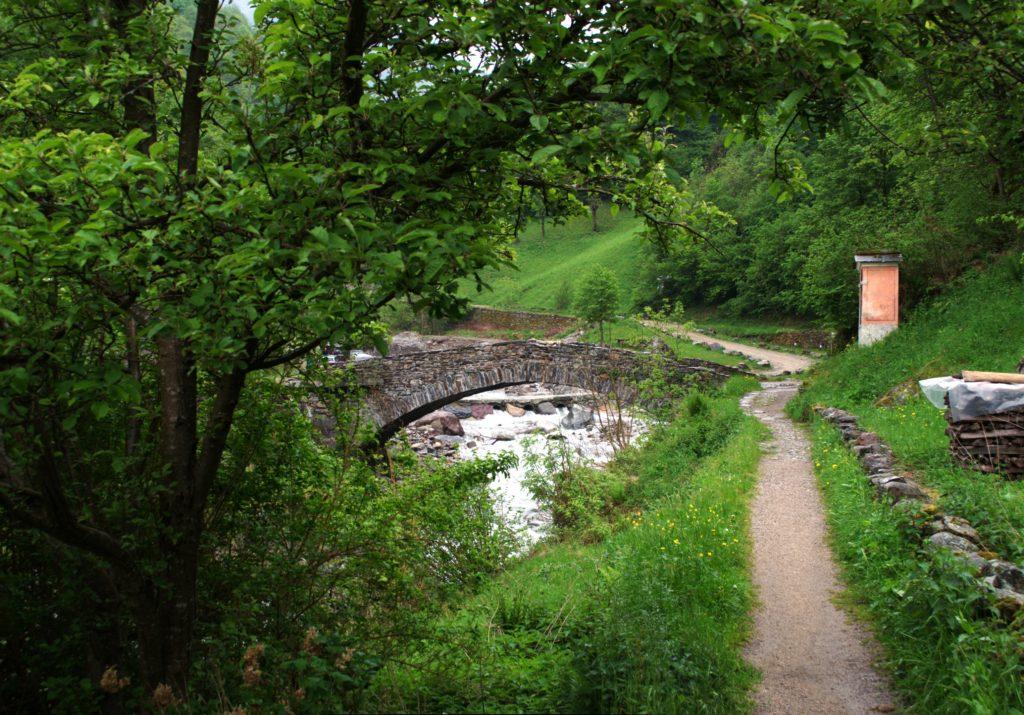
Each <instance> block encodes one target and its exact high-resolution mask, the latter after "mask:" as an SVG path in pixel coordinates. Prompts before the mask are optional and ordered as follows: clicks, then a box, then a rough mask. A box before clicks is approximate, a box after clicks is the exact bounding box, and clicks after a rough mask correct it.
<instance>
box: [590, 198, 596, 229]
mask: <svg viewBox="0 0 1024 715" xmlns="http://www.w3.org/2000/svg"><path fill="white" fill-rule="evenodd" d="M590 223H591V227H592V228H593V229H594V233H597V204H596V203H594V204H590Z"/></svg>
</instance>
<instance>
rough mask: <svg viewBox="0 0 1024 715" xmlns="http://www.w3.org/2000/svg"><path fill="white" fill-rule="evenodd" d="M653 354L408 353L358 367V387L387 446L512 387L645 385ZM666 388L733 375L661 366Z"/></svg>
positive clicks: (506, 347) (548, 348)
mask: <svg viewBox="0 0 1024 715" xmlns="http://www.w3.org/2000/svg"><path fill="white" fill-rule="evenodd" d="M651 364H652V361H651V359H650V355H649V354H645V353H639V352H636V351H633V350H623V349H620V348H605V347H600V346H597V345H591V344H588V343H554V342H544V341H539V340H514V341H507V342H496V343H480V344H476V345H470V346H465V347H458V348H450V349H446V350H432V351H427V352H419V353H406V354H404V355H396V356H393V357H385V358H375V359H372V360H362V361H360V362H357V363H355V365H354V371H355V377H356V381H357V382H358V384H359V385H360V386H361V387H362V388H363V390H364V391H365V397H366V406H367V410H368V412H369V415H370V417H371V419H372V420H373V421H374V423H375V424H376V425H377V427H378V430H379V434H380V436H381V438H382V439H387V438H388V437H390V436H391V435H393V434H395V432H397V431H398V430H400V429H401V428H402V427H405V426H406V425H408V424H410V423H411V422H414V421H415V420H417V419H419V418H420V417H422V416H424V415H426V414H428V413H430V412H432V411H434V410H436V409H439V408H441V407H443V406H444V405H447V404H450V403H452V402H457V401H458V400H461V399H463V398H465V397H469V396H470V395H474V394H477V393H479V392H486V391H488V390H495V389H498V388H502V387H510V386H512V385H521V384H524V383H532V382H542V383H547V384H552V385H568V386H573V387H580V388H583V389H587V390H596V391H604V390H608V389H610V388H611V387H612V386H613V385H614V384H615V383H616V382H617V381H618V380H620V379H621V378H623V377H631V376H635V377H641V376H643V375H644V374H646V372H647V371H649V370H650V368H651ZM659 365H660V367H661V370H662V371H663V372H664V374H665V376H666V378H667V379H669V380H680V381H681V380H683V379H694V378H696V379H697V380H698V381H699V382H702V383H704V384H720V383H722V382H724V381H725V380H727V379H728V378H729V377H731V376H732V375H736V374H744V373H743V372H742V371H740V370H737V369H736V368H731V367H726V366H724V365H719V364H717V363H712V362H706V361H704V360H692V359H690V360H673V359H667V360H665V361H663V362H660V363H659Z"/></svg>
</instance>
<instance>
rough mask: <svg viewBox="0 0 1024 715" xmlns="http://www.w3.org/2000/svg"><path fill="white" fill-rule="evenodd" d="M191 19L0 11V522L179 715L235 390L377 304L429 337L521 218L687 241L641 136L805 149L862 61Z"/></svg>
mask: <svg viewBox="0 0 1024 715" xmlns="http://www.w3.org/2000/svg"><path fill="white" fill-rule="evenodd" d="M218 5H219V3H218V1H217V0H198V1H197V2H196V3H195V15H194V21H193V23H192V26H191V28H190V30H189V32H188V37H189V39H188V41H187V42H186V43H181V42H180V41H179V40H178V37H177V35H176V33H175V27H176V23H177V22H178V19H179V18H178V16H176V15H175V14H174V12H173V8H172V7H170V6H168V5H167V4H164V3H161V2H151V1H149V0H109V1H101V0H93V1H90V2H78V1H77V0H39V1H38V2H34V3H31V4H26V3H22V2H6V1H5V2H0V82H2V83H3V86H4V88H5V90H6V91H5V93H4V96H3V97H2V99H0V129H2V136H3V137H4V138H3V140H0V187H2V193H0V255H2V262H0V301H2V302H0V395H2V398H0V447H2V449H0V504H2V506H3V513H4V518H5V519H7V520H10V523H11V524H14V525H17V526H19V527H23V528H30V529H34V530H37V531H38V532H40V533H42V534H45V536H46V541H45V542H41V543H46V544H48V546H47V547H46V548H48V549H51V550H53V553H54V554H56V555H58V556H59V558H65V557H68V558H74V559H76V561H75V563H76V564H77V565H78V566H79V567H80V569H81V570H82V572H83V573H87V574H89V575H91V576H92V577H94V578H93V581H94V582H96V583H102V584H104V589H105V590H104V593H105V594H106V596H105V597H104V602H105V603H106V605H107V607H108V608H109V609H110V610H111V611H113V612H115V613H116V614H117V615H118V617H119V618H120V623H121V626H120V627H119V629H118V632H119V633H121V634H122V635H121V641H119V644H118V647H119V648H120V649H121V652H122V654H123V655H124V656H125V657H127V656H128V655H129V654H133V653H137V655H138V665H137V669H136V671H135V673H136V677H137V682H141V683H143V684H145V686H146V688H148V692H153V690H154V689H155V688H157V686H163V687H164V688H165V690H170V691H173V693H175V694H176V696H178V697H183V696H184V695H185V694H186V693H187V687H188V681H189V675H190V669H191V664H192V656H193V652H194V650H195V642H194V637H193V636H194V624H195V620H196V614H197V611H199V610H200V609H201V608H202V604H201V603H200V602H199V596H198V593H197V588H196V583H197V578H198V574H199V573H200V572H202V570H203V569H204V568H206V565H207V564H208V562H209V560H210V558H211V553H213V552H214V551H215V549H216V547H217V545H216V544H204V535H205V534H206V533H207V527H208V523H209V519H210V513H209V511H210V496H211V494H212V493H214V492H215V491H216V492H217V493H218V494H220V495H221V501H220V503H221V504H230V503H231V501H230V500H227V501H225V498H226V497H224V495H230V494H231V493H232V490H233V489H237V488H238V487H237V483H236V482H235V481H233V480H235V479H238V478H239V476H238V474H237V473H235V472H233V473H232V475H231V477H230V478H229V476H228V475H226V474H225V473H224V471H223V465H224V464H225V460H226V459H228V458H232V459H233V460H234V461H236V462H237V461H240V460H244V459H245V457H244V454H245V452H244V450H243V451H242V453H240V454H236V455H233V454H232V450H233V449H236V448H239V447H238V446H237V445H236V446H235V447H233V446H232V445H233V442H232V440H231V435H232V428H233V425H234V423H235V418H236V414H237V413H238V410H239V409H240V406H244V405H245V404H246V403H247V400H248V399H249V397H248V395H249V394H250V388H251V386H252V385H253V381H254V380H257V379H261V378H260V377H259V376H260V375H261V374H263V373H266V372H267V371H271V370H275V369H278V368H282V367H287V366H290V365H293V364H295V363H296V362H297V361H299V360H301V359H302V358H303V357H304V356H306V355H308V354H310V353H312V352H314V351H315V350H317V348H318V346H320V345H322V344H324V343H325V342H332V343H335V344H337V345H339V346H342V347H351V346H355V345H360V344H363V343H366V342H368V341H370V340H373V339H379V338H380V330H379V326H378V323H377V318H378V315H379V311H380V309H381V308H382V306H384V305H386V304H387V303H388V302H389V301H392V300H393V299H395V298H406V299H409V300H411V301H412V303H413V305H414V306H415V307H417V308H425V309H428V310H429V311H430V312H432V313H433V314H436V315H444V314H452V313H455V312H457V311H458V310H459V309H460V308H461V307H462V301H461V300H460V299H459V298H458V297H457V279H458V278H460V277H464V276H477V275H479V272H480V270H481V269H483V268H485V267H488V266H493V265H496V264H498V263H500V262H502V261H503V260H505V259H504V256H505V241H506V240H507V236H508V235H509V233H510V226H509V222H508V220H507V219H508V217H510V216H514V215H515V213H516V212H515V209H514V207H515V204H516V201H517V200H519V198H520V197H521V196H523V194H524V192H525V191H526V190H527V189H531V188H537V187H544V188H545V189H552V190H561V191H576V192H578V191H586V190H588V189H590V188H591V187H599V188H600V192H601V196H603V197H605V198H614V199H615V200H616V201H618V202H620V203H622V204H624V205H626V206H628V207H630V208H632V209H634V210H635V211H637V212H638V213H640V214H641V215H643V216H645V217H646V219H647V220H648V221H649V222H650V223H651V224H652V225H653V226H656V227H657V228H658V231H659V233H660V234H661V235H663V236H664V235H667V234H669V233H671V232H677V231H685V230H687V228H688V221H689V220H690V218H691V214H692V207H691V204H690V203H689V202H688V201H687V200H686V196H685V195H683V194H680V193H679V189H678V187H676V186H675V185H673V184H671V183H670V182H667V181H665V180H664V178H663V176H662V172H661V167H660V160H661V158H662V152H663V150H664V146H663V145H662V144H661V143H660V142H657V141H653V140H652V139H651V137H650V136H649V134H648V133H647V132H646V131H645V130H646V128H647V127H649V126H650V125H651V123H652V122H654V121H656V120H658V119H660V118H662V117H683V116H688V115H692V116H696V115H701V114H704V113H706V112H707V111H708V109H709V108H712V107H713V108H714V109H715V111H716V112H717V113H718V114H719V116H720V117H721V118H722V120H723V121H727V122H732V123H742V124H745V125H746V126H747V127H748V130H750V131H756V130H757V128H758V126H759V123H760V118H761V115H760V110H761V108H762V107H763V106H765V105H766V104H768V103H770V102H773V101H775V100H778V99H782V98H789V104H788V106H789V107H790V109H791V111H793V112H799V113H800V114H801V115H802V116H804V117H806V118H807V120H808V121H810V122H814V123H818V122H825V121H828V120H830V119H831V118H832V117H833V116H834V115H835V113H836V112H837V111H838V109H839V107H840V106H841V104H842V102H843V101H844V100H845V99H847V98H848V97H850V96H852V95H856V94H858V93H863V92H867V91H870V90H871V86H872V85H871V83H870V82H869V81H868V80H867V79H865V75H864V68H865V63H869V62H870V56H871V53H872V48H873V43H874V42H875V41H876V40H877V38H876V37H875V36H874V31H873V29H872V27H871V26H869V25H866V24H864V23H861V22H860V21H859V19H858V18H857V17H856V16H854V14H853V11H852V10H850V9H849V8H846V7H845V6H843V5H842V4H839V3H837V4H825V5H823V6H822V7H821V9H820V13H821V15H822V16H821V17H815V16H811V15H809V14H807V13H806V12H805V11H804V10H802V9H801V4H800V3H796V2H792V3H791V2H783V3H775V2H773V3H758V2H752V3H742V4H735V5H733V4H724V5H723V4H720V3H690V4H687V5H686V6H685V7H684V6H677V5H665V4H663V3H657V2H640V3H629V4H628V6H626V5H620V4H614V3H600V2H599V3H581V2H576V1H574V0H563V1H562V2H554V3H551V2H546V3H533V2H525V3H487V4H481V3H475V2H473V3H468V2H462V1H461V0H451V1H449V2H440V3H426V2H416V1H413V0H403V1H398V0H386V1H385V0H382V1H381V2H368V1H367V0H351V2H344V3H338V4H327V3H318V2H307V1H305V0H264V1H263V2H261V3H260V4H259V6H258V11H257V19H258V22H259V29H258V32H257V33H256V34H255V35H249V34H247V33H236V32H233V31H231V28H230V27H229V24H227V23H225V22H223V21H221V22H218ZM843 26H845V27H847V30H844V29H842V28H843ZM599 103H613V104H618V105H622V106H624V107H627V108H628V109H629V111H628V112H627V113H626V114H625V116H624V117H623V118H622V119H621V120H620V121H617V122H615V123H613V124H611V125H609V124H607V123H606V124H605V125H603V126H601V127H600V129H596V125H597V123H598V122H597V118H598V110H597V109H596V107H597V106H598V104H599ZM241 447H244V445H242V446H241ZM243 463H244V462H243ZM241 478H242V479H243V480H244V472H243V476H242V477H241Z"/></svg>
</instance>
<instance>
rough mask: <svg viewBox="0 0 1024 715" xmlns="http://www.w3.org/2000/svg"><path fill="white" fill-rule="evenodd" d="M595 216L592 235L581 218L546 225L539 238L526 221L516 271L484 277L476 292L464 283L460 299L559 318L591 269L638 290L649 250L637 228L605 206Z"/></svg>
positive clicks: (535, 226) (509, 269) (505, 270)
mask: <svg viewBox="0 0 1024 715" xmlns="http://www.w3.org/2000/svg"><path fill="white" fill-rule="evenodd" d="M598 215H599V216H600V222H599V228H600V230H599V231H597V232H596V233H595V232H594V231H593V230H591V225H590V219H589V218H586V217H583V216H572V217H570V218H568V219H567V220H566V221H565V222H564V223H562V224H560V225H557V226H551V225H548V226H547V228H546V229H545V230H544V232H543V234H542V233H541V230H540V226H539V224H538V223H537V222H536V221H531V222H530V223H528V224H527V225H525V226H524V227H523V228H522V230H521V231H520V232H519V236H518V237H517V239H516V241H515V243H514V244H512V248H513V250H514V251H515V267H514V268H513V267H504V268H502V269H500V270H490V271H486V272H484V274H483V275H484V279H485V282H486V283H487V285H488V288H487V289H485V290H483V291H481V292H477V291H476V289H475V288H474V286H473V284H470V283H469V282H465V283H464V294H465V295H466V296H467V297H468V298H469V299H470V300H472V301H473V302H475V303H481V304H483V305H491V306H495V307H498V308H518V309H522V310H539V311H545V312H564V311H566V310H568V309H570V308H571V307H572V304H573V301H574V299H575V290H574V288H575V287H576V285H577V284H578V282H579V279H580V277H581V276H582V275H583V274H585V273H586V272H587V271H588V270H589V269H591V268H593V267H594V266H598V265H600V266H605V267H606V268H608V269H609V270H611V271H612V272H613V273H615V276H616V278H617V279H618V281H619V284H620V285H622V286H633V285H637V283H638V282H639V280H640V278H641V276H642V271H643V268H642V264H643V262H644V260H645V254H646V252H647V251H648V250H649V247H648V246H647V244H645V242H644V239H643V236H642V235H641V229H642V222H641V221H640V220H639V219H637V218H636V217H634V216H632V215H630V214H628V213H627V212H620V213H618V214H617V215H616V216H612V215H611V213H610V211H609V208H608V205H607V204H602V206H601V207H600V208H599V209H598ZM624 297H626V298H629V297H630V296H628V295H627V296H624Z"/></svg>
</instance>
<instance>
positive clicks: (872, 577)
mask: <svg viewBox="0 0 1024 715" xmlns="http://www.w3.org/2000/svg"><path fill="white" fill-rule="evenodd" d="M814 436H815V440H814V442H815V446H814V459H815V464H816V468H817V472H818V479H819V484H820V486H821V489H822V492H823V494H824V497H825V502H826V507H827V510H828V519H829V524H830V529H831V540H832V547H833V552H834V553H835V555H836V557H837V558H838V559H839V561H840V564H841V566H842V569H843V571H844V574H845V577H846V581H847V583H848V584H849V586H850V589H849V591H848V592H847V593H848V596H849V598H850V599H851V604H850V605H852V606H853V607H854V608H856V609H858V610H860V611H862V612H863V613H864V614H865V615H866V616H867V618H868V620H869V621H870V622H871V623H872V624H873V625H874V628H875V632H876V635H877V636H878V639H879V641H880V642H881V644H882V645H883V647H884V649H885V654H886V658H885V662H886V665H887V669H888V671H889V672H890V674H891V676H892V681H893V684H894V686H895V687H896V688H897V689H898V690H899V691H900V693H901V695H902V697H903V700H904V702H906V703H907V705H908V706H909V709H910V710H911V711H913V712H922V713H924V712H930V713H965V712H970V713H1009V712H1021V711H1022V709H1024V681H1022V674H1024V660H1022V649H1021V633H1020V631H1019V629H1018V628H1015V627H1012V626H1010V625H1009V624H1007V623H1006V622H1005V621H1004V620H1003V619H1002V618H1001V617H1000V615H999V613H998V611H997V610H996V608H995V607H994V604H993V603H992V602H991V601H990V599H989V598H988V597H987V596H986V595H985V594H983V593H982V591H981V590H980V589H979V588H978V586H977V581H976V580H975V579H974V577H973V575H972V574H971V573H969V572H968V570H967V569H966V567H964V566H963V565H962V564H960V563H959V562H957V561H955V560H954V559H952V558H950V557H945V558H941V557H939V556H935V555H932V554H930V553H925V552H923V551H922V549H921V537H920V531H919V524H917V523H915V522H916V521H918V519H917V518H915V515H913V514H908V513H907V512H901V511H899V510H894V509H892V508H891V507H889V506H888V505H885V504H882V503H880V502H878V501H876V500H875V499H874V498H873V497H872V489H871V487H870V484H869V483H868V482H867V480H866V479H865V478H864V473H863V471H862V470H861V468H860V466H859V465H858V463H857V461H856V460H855V459H854V457H853V456H852V454H851V453H850V452H849V451H848V450H847V449H846V448H845V447H844V446H843V444H842V442H841V440H840V439H839V436H838V432H837V431H836V430H835V429H834V428H832V427H831V426H830V425H827V424H823V423H818V424H816V425H815V429H814Z"/></svg>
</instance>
